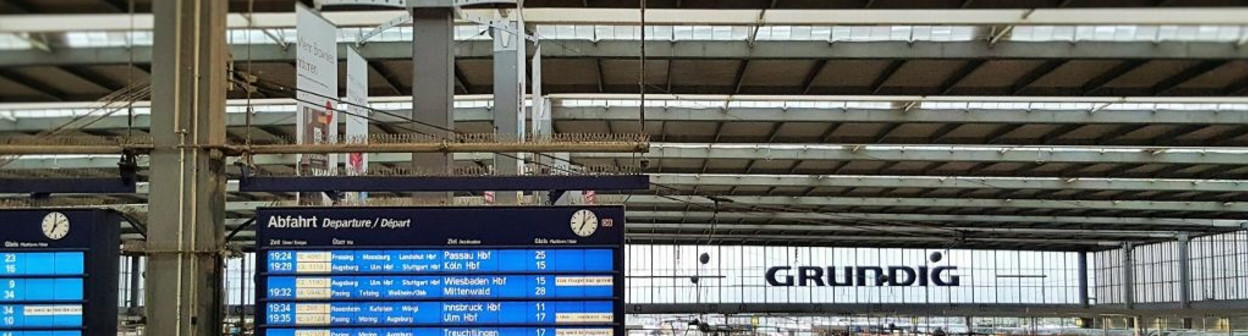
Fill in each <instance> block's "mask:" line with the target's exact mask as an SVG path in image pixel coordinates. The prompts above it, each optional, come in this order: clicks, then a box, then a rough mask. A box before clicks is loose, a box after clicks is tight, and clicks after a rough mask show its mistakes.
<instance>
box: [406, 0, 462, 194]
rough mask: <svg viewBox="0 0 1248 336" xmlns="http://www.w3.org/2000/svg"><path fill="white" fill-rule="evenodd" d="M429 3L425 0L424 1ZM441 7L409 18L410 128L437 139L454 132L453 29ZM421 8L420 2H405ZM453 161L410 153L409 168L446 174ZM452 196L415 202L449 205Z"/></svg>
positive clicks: (448, 14) (436, 155) (451, 20)
mask: <svg viewBox="0 0 1248 336" xmlns="http://www.w3.org/2000/svg"><path fill="white" fill-rule="evenodd" d="M425 2H429V1H425ZM445 2H447V4H445V7H433V6H437V5H438V4H434V5H429V6H430V7H413V8H411V15H412V31H413V33H412V65H413V71H412V115H411V116H412V119H413V120H416V121H418V122H413V123H412V125H411V128H412V129H414V130H416V131H418V132H420V133H422V134H427V135H431V136H434V137H436V138H439V139H446V138H449V137H451V136H452V135H453V132H451V131H450V130H453V129H455V123H454V122H455V118H454V115H453V114H454V111H455V109H454V100H455V26H454V12H453V11H452V9H451V8H450V6H451V4H450V1H445ZM408 4H409V5H412V6H421V5H426V4H422V2H421V1H409V2H408ZM453 164H454V162H453V160H452V157H451V155H450V154H442V153H415V154H412V167H413V168H414V169H415V170H416V171H418V172H427V173H430V174H435V175H436V174H449V173H451V168H452V166H453ZM452 196H453V194H452V193H446V192H443V193H418V194H416V195H415V197H416V198H418V199H424V200H437V202H439V203H443V204H450V203H451V201H452Z"/></svg>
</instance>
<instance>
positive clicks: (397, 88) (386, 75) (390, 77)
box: [368, 61, 407, 95]
mask: <svg viewBox="0 0 1248 336" xmlns="http://www.w3.org/2000/svg"><path fill="white" fill-rule="evenodd" d="M368 67H369V68H372V69H373V71H376V72H377V73H379V74H381V78H382V79H384V80H386V85H388V86H389V87H390V90H394V94H396V95H402V94H406V93H407V92H405V91H403V89H404V88H403V82H402V81H400V80H399V79H398V78H395V77H394V74H393V73H392V72H390V70H389V69H387V68H386V67H385V65H383V64H381V62H378V61H368Z"/></svg>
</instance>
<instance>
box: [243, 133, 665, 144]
mask: <svg viewBox="0 0 1248 336" xmlns="http://www.w3.org/2000/svg"><path fill="white" fill-rule="evenodd" d="M275 138H276V139H274V140H267V141H265V144H297V143H298V142H297V141H296V139H295V138H294V137H291V136H277V137H275ZM521 139H522V137H521V136H518V135H516V134H495V133H456V134H451V135H448V136H445V137H444V136H437V135H432V134H423V133H405V134H370V135H368V136H352V137H341V138H339V139H336V140H335V141H320V142H317V143H316V144H364V143H377V144H432V143H472V144H489V143H498V144H516V143H621V142H627V143H645V142H650V136H649V135H647V134H613V133H556V134H540V135H525V136H523V140H521ZM255 142H256V140H253V143H255ZM235 145H237V144H235Z"/></svg>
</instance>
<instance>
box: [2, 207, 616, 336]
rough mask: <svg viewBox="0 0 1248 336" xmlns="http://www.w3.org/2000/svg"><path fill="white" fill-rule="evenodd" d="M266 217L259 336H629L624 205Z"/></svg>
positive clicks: (267, 212)
mask: <svg viewBox="0 0 1248 336" xmlns="http://www.w3.org/2000/svg"><path fill="white" fill-rule="evenodd" d="M256 220H257V223H258V226H257V249H258V258H256V259H257V260H256V262H257V268H258V269H259V270H260V272H259V273H258V274H257V279H256V281H257V286H256V290H257V293H256V294H257V295H256V297H257V298H258V300H257V311H258V312H259V315H257V316H258V317H259V318H258V323H259V328H258V330H259V332H260V335H273V336H296V335H297V336H320V335H324V336H331V335H333V336H365V335H368V336H372V335H379V336H380V335H390V336H397V335H412V336H414V335H428V336H613V335H620V336H623V322H624V321H623V316H624V315H623V308H624V307H623V304H624V303H623V272H622V265H623V254H622V253H623V252H622V249H623V242H624V236H623V233H624V211H623V209H622V208H620V207H487V208H480V207H478V208H471V207H449V208H448V207H438V208H431V207H421V208H375V207H363V208H264V209H259V210H258V211H257V218H256ZM0 336H3V335H0Z"/></svg>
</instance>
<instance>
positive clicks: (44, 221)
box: [0, 209, 121, 336]
mask: <svg viewBox="0 0 1248 336" xmlns="http://www.w3.org/2000/svg"><path fill="white" fill-rule="evenodd" d="M0 225H3V227H4V229H3V230H0V244H3V245H0V336H84V335H85V336H103V335H109V336H113V335H117V288H118V287H117V253H118V249H119V245H120V241H119V240H120V234H119V232H118V230H119V229H120V226H121V217H120V216H119V215H118V214H117V213H115V212H112V211H107V210H87V209H56V210H34V209H32V210H3V211H0Z"/></svg>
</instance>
